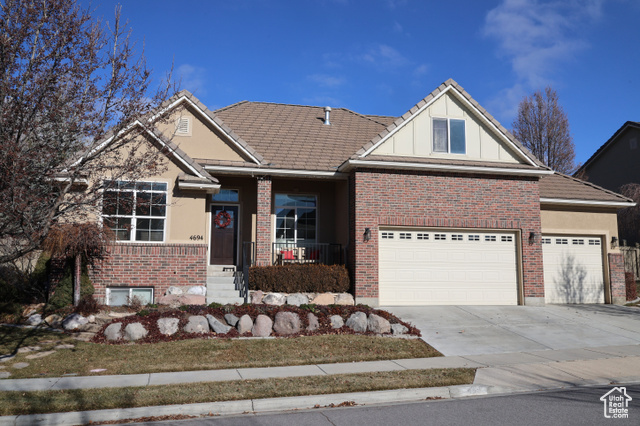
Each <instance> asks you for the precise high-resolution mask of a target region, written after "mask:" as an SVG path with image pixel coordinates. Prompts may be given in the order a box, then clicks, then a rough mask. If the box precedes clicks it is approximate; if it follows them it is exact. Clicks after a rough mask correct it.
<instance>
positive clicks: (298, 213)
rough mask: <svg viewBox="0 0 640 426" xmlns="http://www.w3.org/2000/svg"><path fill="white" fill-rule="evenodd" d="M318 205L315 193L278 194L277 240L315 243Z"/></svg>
mask: <svg viewBox="0 0 640 426" xmlns="http://www.w3.org/2000/svg"><path fill="white" fill-rule="evenodd" d="M316 205H317V203H316V197H315V196H314V195H292V194H276V196H275V209H276V241H277V242H291V243H305V242H306V243H315V242H316V225H317V219H316V218H317V216H316Z"/></svg>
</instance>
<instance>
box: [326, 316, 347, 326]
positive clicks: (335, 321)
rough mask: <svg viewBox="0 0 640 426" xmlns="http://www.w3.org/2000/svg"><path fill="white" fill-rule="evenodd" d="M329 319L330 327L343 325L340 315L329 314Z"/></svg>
mask: <svg viewBox="0 0 640 426" xmlns="http://www.w3.org/2000/svg"><path fill="white" fill-rule="evenodd" d="M329 321H331V328H342V326H343V325H344V320H343V319H342V317H341V316H340V315H331V317H329Z"/></svg>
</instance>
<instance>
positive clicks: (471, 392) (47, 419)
mask: <svg viewBox="0 0 640 426" xmlns="http://www.w3.org/2000/svg"><path fill="white" fill-rule="evenodd" d="M457 367H468V368H478V371H477V373H476V378H475V381H474V383H473V384H472V385H460V386H448V387H441V388H422V389H397V390H388V391H378V392H356V393H349V394H330V395H309V396H300V397H290V398H269V399H261V400H243V401H228V402H212V403H200V404H183V405H173V406H163V407H140V408H128V409H115V410H99V411H85V412H73V413H51V414H40V415H26V416H4V417H0V426H2V425H45V424H46V425H56V424H61V425H62V424H64V425H71V424H87V423H89V422H98V421H107V420H124V419H130V418H141V417H148V416H165V415H167V416H168V415H176V414H182V415H192V416H207V415H216V414H217V415H220V414H224V415H228V414H242V413H258V412H260V413H261V412H269V411H282V410H293V409H308V408H314V407H317V406H320V407H324V406H331V404H334V405H339V404H341V403H343V402H345V401H353V402H355V403H356V404H359V405H363V404H380V403H397V402H410V401H419V400H424V399H429V398H432V399H433V398H435V399H447V398H462V397H468V396H483V395H492V394H506V393H517V392H529V391H537V390H547V389H557V388H567V387H574V386H590V385H608V384H612V383H640V345H626V346H607V347H599V348H584V349H571V350H547V351H535V352H516V353H504V354H484V355H469V356H447V357H436V358H419V359H399V360H390V361H371V362H354V363H340V364H317V365H303V366H291V367H269V368H240V369H229V370H207V371H191V372H175V373H152V374H137V375H128V376H91V377H58V378H50V379H11V380H9V379H5V380H0V390H1V391H15V390H19V391H33V390H56V389H81V388H85V389H88V388H106V387H114V388H117V387H125V386H154V385H167V384H179V383H197V382H209V381H228V380H246V379H261V378H277V377H299V376H319V375H330V374H345V373H365V372H378V371H393V370H413V369H429V368H457Z"/></svg>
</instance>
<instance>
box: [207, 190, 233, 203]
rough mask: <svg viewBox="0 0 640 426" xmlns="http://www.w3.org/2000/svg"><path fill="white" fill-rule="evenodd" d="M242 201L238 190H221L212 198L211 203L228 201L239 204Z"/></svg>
mask: <svg viewBox="0 0 640 426" xmlns="http://www.w3.org/2000/svg"><path fill="white" fill-rule="evenodd" d="M239 200H240V194H239V193H238V190H237V189H221V190H220V192H218V193H217V194H213V195H212V196H211V201H226V202H232V203H237V202H238V201H239Z"/></svg>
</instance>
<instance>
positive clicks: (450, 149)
mask: <svg viewBox="0 0 640 426" xmlns="http://www.w3.org/2000/svg"><path fill="white" fill-rule="evenodd" d="M177 106H181V107H183V108H182V109H181V110H180V111H179V113H176V114H177V116H176V119H175V120H174V121H173V122H172V123H175V127H172V126H173V124H172V125H171V126H169V127H168V128H165V129H161V130H162V131H163V132H164V134H167V135H173V134H174V133H175V135H174V137H173V138H172V140H171V142H167V140H166V138H165V137H163V136H160V133H161V132H160V133H159V134H149V135H148V139H149V142H150V143H152V144H154V145H157V146H159V147H164V150H165V152H168V154H167V155H168V157H169V159H170V160H171V165H170V168H169V170H168V171H167V172H166V173H165V174H163V175H162V176H158V177H157V178H154V179H149V180H148V182H138V183H137V184H133V183H122V184H121V189H119V190H117V191H110V192H109V193H107V194H105V196H106V197H111V198H110V199H111V200H114V199H115V200H117V199H118V197H133V198H134V199H135V200H142V208H136V209H134V211H133V212H119V211H117V209H115V210H114V209H110V210H109V211H105V212H103V213H104V214H103V220H104V223H105V224H107V225H108V226H110V227H111V228H112V229H114V230H115V231H116V233H117V235H118V239H119V243H117V244H115V245H114V246H112V247H111V248H110V251H111V253H110V256H109V257H108V258H107V259H106V261H105V264H104V265H103V266H104V267H103V268H102V269H100V270H98V271H96V272H95V273H94V276H93V279H94V285H95V286H96V290H97V295H98V297H100V298H102V300H105V298H106V301H107V302H108V303H114V304H115V303H119V301H120V302H121V301H122V300H124V299H123V297H124V296H126V295H136V294H141V295H144V296H145V297H147V298H149V299H150V298H154V299H155V298H157V297H158V296H160V295H162V294H164V292H165V291H166V289H167V288H168V286H171V285H178V286H181V285H182V286H185V285H194V284H200V285H203V284H204V283H205V282H206V280H207V276H208V275H212V274H214V271H219V270H221V269H222V268H224V267H231V268H234V267H237V268H240V267H242V266H244V265H249V264H251V265H253V264H257V265H272V264H281V263H288V262H302V263H315V262H322V263H346V265H347V267H348V269H349V271H350V274H351V277H352V286H353V292H354V295H355V297H356V301H357V302H358V303H367V304H370V305H373V306H375V305H426V304H471V305H480V304H491V305H498V304H500V305H502V304H510V305H515V304H526V305H542V304H544V303H545V302H546V303H567V302H568V303H620V302H624V298H625V291H624V274H623V266H622V256H621V255H620V253H619V252H618V250H617V249H616V248H614V247H612V245H611V244H610V242H611V241H612V238H617V219H616V209H618V208H620V207H625V206H629V205H633V203H632V202H631V201H630V200H629V199H627V198H625V197H622V196H620V195H618V194H615V193H613V192H610V191H607V190H603V189H602V188H599V187H596V186H594V185H592V184H589V183H585V182H582V181H580V180H578V179H575V178H572V177H569V176H565V175H561V174H558V173H554V172H553V171H551V170H549V169H548V168H547V167H545V166H544V165H543V164H542V163H541V162H540V161H539V160H538V159H537V158H535V157H534V156H533V155H532V154H531V153H530V152H529V151H527V150H526V149H525V148H524V147H523V146H522V145H521V144H520V143H519V142H518V141H517V140H516V139H515V138H514V137H513V136H512V135H511V134H510V133H509V132H508V131H507V130H505V129H504V128H503V127H502V126H501V125H500V124H499V123H498V122H497V121H496V120H495V119H494V118H493V117H492V116H491V115H490V114H489V113H488V112H487V111H485V110H484V109H483V108H482V107H481V106H480V105H479V104H478V103H477V102H476V101H475V100H474V99H473V98H471V96H470V95H469V94H468V93H467V92H466V91H465V90H464V89H463V88H462V87H460V86H459V85H458V84H457V83H456V82H455V81H453V80H448V81H447V82H445V83H443V84H442V85H440V86H439V87H438V88H437V89H436V90H434V91H433V92H432V93H431V94H429V95H428V96H427V97H426V98H424V99H423V100H421V101H420V102H419V103H418V104H417V105H415V106H413V107H412V108H411V109H410V110H409V111H408V112H407V113H405V114H404V115H402V116H401V117H399V118H396V117H383V116H370V115H369V116H368V115H361V114H358V113H355V112H353V111H350V110H347V109H344V108H335V109H333V110H329V108H322V107H312V106H299V105H283V104H271V103H262V102H239V103H237V104H234V105H230V106H228V107H225V108H221V109H219V110H216V111H209V110H208V109H207V108H206V107H205V106H204V105H202V104H201V103H200V102H199V101H198V100H197V99H196V98H195V97H194V96H193V95H191V94H190V93H188V92H186V91H183V92H181V93H179V94H178V95H177V96H176V97H175V98H174V99H173V100H172V101H171V104H170V105H169V106H168V108H174V107H177ZM153 200H155V201H153ZM165 205H166V206H165Z"/></svg>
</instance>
